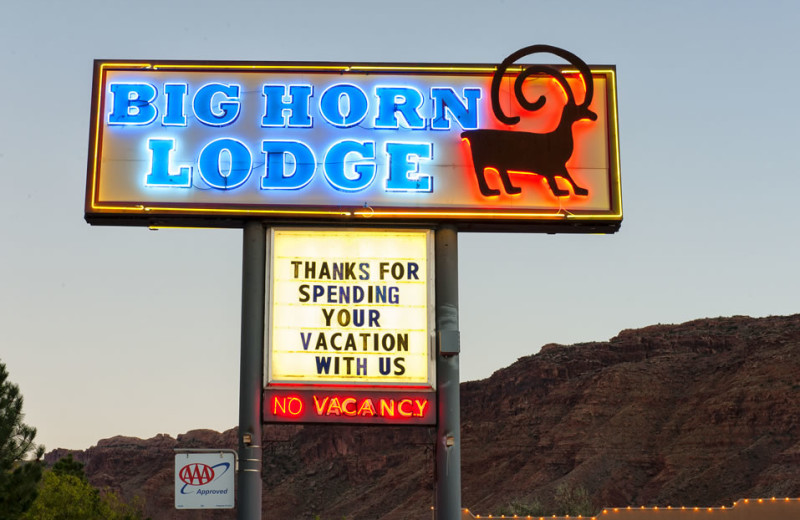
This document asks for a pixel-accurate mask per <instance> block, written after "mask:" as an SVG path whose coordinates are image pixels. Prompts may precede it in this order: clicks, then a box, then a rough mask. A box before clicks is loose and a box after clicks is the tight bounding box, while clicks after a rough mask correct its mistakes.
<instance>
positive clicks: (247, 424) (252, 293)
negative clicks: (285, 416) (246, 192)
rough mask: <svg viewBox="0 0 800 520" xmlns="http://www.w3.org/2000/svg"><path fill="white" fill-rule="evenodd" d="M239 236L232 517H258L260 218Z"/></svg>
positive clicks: (261, 306) (263, 242)
mask: <svg viewBox="0 0 800 520" xmlns="http://www.w3.org/2000/svg"><path fill="white" fill-rule="evenodd" d="M243 236H244V240H243V243H244V245H243V250H242V345H241V364H240V368H239V372H240V374H239V497H238V498H239V504H238V513H237V516H236V518H237V519H238V520H260V519H261V455H262V453H261V404H262V403H261V399H262V380H263V373H264V372H263V371H264V305H265V298H264V296H265V291H266V287H265V276H266V274H265V269H266V232H265V230H264V226H263V225H262V224H261V223H260V222H247V223H246V224H245V226H244V234H243Z"/></svg>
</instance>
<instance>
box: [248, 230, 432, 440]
mask: <svg viewBox="0 0 800 520" xmlns="http://www.w3.org/2000/svg"><path fill="white" fill-rule="evenodd" d="M266 232H267V240H266V246H267V247H266V249H267V254H266V258H267V265H268V268H267V276H266V280H265V282H266V283H265V285H266V307H265V311H266V312H265V326H264V336H265V337H264V349H265V356H264V359H265V363H264V374H263V377H264V379H263V395H264V400H263V405H262V407H263V410H262V411H263V414H262V415H263V420H264V422H267V423H273V422H274V423H346V424H378V425H379V424H383V425H404V424H408V425H434V424H436V373H437V369H436V362H437V361H436V350H437V347H436V316H435V314H436V294H435V288H436V283H435V268H436V267H435V255H434V231H433V230H432V229H429V228H413V227H408V226H406V227H404V228H400V229H398V228H386V229H374V228H364V227H358V228H337V227H325V228H317V227H314V228H306V227H297V226H291V227H276V228H269V229H267V231H266ZM281 233H287V234H290V235H291V234H300V235H309V236H314V235H323V234H328V235H331V234H333V235H332V237H331V238H328V240H334V238H333V237H337V236H341V235H350V236H352V235H359V238H358V239H359V240H361V241H366V240H368V239H369V238H368V237H379V238H381V239H382V240H383V239H385V240H389V239H390V238H386V237H387V236H389V237H392V238H394V237H398V236H403V235H410V236H417V240H419V239H422V240H424V243H425V246H424V248H425V258H424V263H425V276H424V278H425V280H424V282H425V300H426V301H425V305H426V310H425V321H426V323H425V332H424V334H425V336H426V353H425V355H426V357H427V368H426V371H427V374H426V377H425V381H422V380H418V381H414V382H403V381H399V382H398V381H394V382H393V381H380V380H374V378H373V379H370V380H367V381H365V382H360V381H358V380H332V381H324V380H313V379H307V380H304V379H286V378H277V379H276V378H273V377H272V369H273V366H274V361H273V355H274V350H275V348H274V341H275V340H274V338H275V330H274V322H275V321H276V319H277V317H276V315H275V305H276V301H275V271H276V263H277V260H276V258H275V255H276V247H275V240H276V236H277V235H280V234H281ZM322 249H323V250H325V251H327V249H325V248H322ZM323 256H327V254H326V255H323ZM334 257H335V255H334ZM410 258H412V259H416V257H413V256H412V257H410ZM352 259H356V260H355V262H360V261H361V262H360V263H367V264H369V262H363V260H364V258H362V257H359V256H358V254H354V255H353V256H351V257H348V260H352ZM340 260H341V259H340ZM372 260H373V261H374V260H375V259H374V258H373V259H372ZM377 263H380V262H377ZM373 267H374V266H373V265H371V264H369V266H368V267H366V269H368V270H369V271H370V274H371V275H372V274H374V273H373V272H372V268H373ZM387 278H390V276H388V273H387ZM301 281H303V280H301ZM364 281H365V282H370V283H378V281H377V280H375V279H372V278H371V277H370V278H368V279H366V280H364ZM394 282H395V284H398V282H397V280H394ZM402 283H403V282H402V281H400V282H399V284H402ZM354 286H355V285H354ZM387 287H398V285H393V286H392V285H387ZM397 293H398V298H402V296H403V294H404V293H403V292H402V290H401V289H400V288H398V290H397ZM335 305H341V304H332V306H335ZM354 305H355V304H354ZM365 319H366V318H365ZM381 319H383V318H381ZM309 327H310V326H309ZM387 328H388V329H392V328H393V327H391V326H389V327H387ZM331 330H336V329H335V328H333V329H331ZM342 330H348V329H346V328H345V329H342ZM349 330H359V329H349ZM361 330H368V329H361ZM365 341H366V340H365ZM376 341H377V340H376ZM365 345H366V343H365ZM364 348H366V347H364ZM318 397H319V401H317V398H318ZM326 398H328V399H330V400H347V399H358V400H359V406H360V405H362V404H364V400H365V399H370V398H374V401H375V402H374V408H375V412H376V413H375V415H374V416H372V417H373V419H371V420H370V419H364V418H362V417H358V416H357V415H356V414H354V413H349V412H351V411H352V412H355V411H356V410H355V409H352V408H346V406H350V404H348V403H345V406H343V413H341V414H328V415H326V416H324V417H322V416H321V415H320V414H318V415H317V416H313V415H312V414H311V413H310V412H309V410H310V408H311V406H312V403H314V404H316V406H317V407H319V406H322V405H323V404H324V403H326V402H327V401H324V400H325V399H326ZM275 399H284V400H286V399H289V400H290V401H292V402H297V401H296V400H297V399H302V400H303V403H304V412H303V413H302V414H300V413H297V414H293V415H292V414H283V415H281V414H277V413H276V410H274V409H273V408H275V405H274V402H273V401H274V400H275ZM409 399H410V400H413V402H414V403H416V402H418V401H419V402H422V401H424V402H425V403H426V404H425V405H424V406H422V405H420V406H422V408H423V409H418V408H405V409H403V410H402V413H401V411H398V413H396V414H394V413H392V414H387V415H388V416H384V414H382V413H380V412H381V409H380V407H381V406H382V405H381V403H383V402H384V400H386V403H387V404H388V402H389V401H392V402H393V403H394V402H395V401H396V402H397V404H398V405H399V403H400V401H403V400H409ZM353 405H354V403H353ZM284 406H285V403H284ZM403 406H407V407H410V406H412V405H411V404H404V405H403ZM413 406H416V405H413ZM306 412H309V413H306ZM406 412H408V414H407V413H406ZM417 412H420V413H417ZM423 412H424V413H423Z"/></svg>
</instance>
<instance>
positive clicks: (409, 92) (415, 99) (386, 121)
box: [375, 87, 425, 129]
mask: <svg viewBox="0 0 800 520" xmlns="http://www.w3.org/2000/svg"><path fill="white" fill-rule="evenodd" d="M375 94H376V95H377V96H378V117H376V118H375V128H399V127H400V121H399V120H398V118H397V114H398V113H400V114H402V115H403V118H404V119H405V122H406V125H407V126H408V128H414V129H422V128H425V120H424V119H423V118H422V117H421V116H420V115H419V109H420V107H421V106H422V93H421V92H420V91H419V90H417V89H415V88H412V87H377V88H376V89H375Z"/></svg>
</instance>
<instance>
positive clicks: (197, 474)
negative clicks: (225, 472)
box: [178, 463, 214, 486]
mask: <svg viewBox="0 0 800 520" xmlns="http://www.w3.org/2000/svg"><path fill="white" fill-rule="evenodd" d="M178 478H180V479H181V481H182V482H183V483H184V484H186V485H188V486H203V485H205V484H208V483H209V482H211V481H213V480H214V468H212V467H211V466H208V465H206V464H201V463H194V464H187V465H186V466H184V467H182V468H181V470H180V472H179V473H178Z"/></svg>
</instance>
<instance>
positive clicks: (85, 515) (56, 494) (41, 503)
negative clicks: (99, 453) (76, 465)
mask: <svg viewBox="0 0 800 520" xmlns="http://www.w3.org/2000/svg"><path fill="white" fill-rule="evenodd" d="M101 513H102V508H101V501H100V493H98V492H97V490H96V489H95V488H93V487H92V486H91V484H89V482H88V481H86V480H85V479H81V478H80V477H77V476H75V475H69V474H66V473H64V474H61V475H59V474H57V473H55V472H53V471H48V472H46V473H45V474H44V478H42V485H41V488H40V489H39V495H38V496H37V497H36V500H35V501H34V502H33V504H32V505H31V507H30V509H28V511H27V512H26V513H25V515H24V516H23V517H22V518H24V519H25V520H100V519H101V518H103V517H102V516H101Z"/></svg>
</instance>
